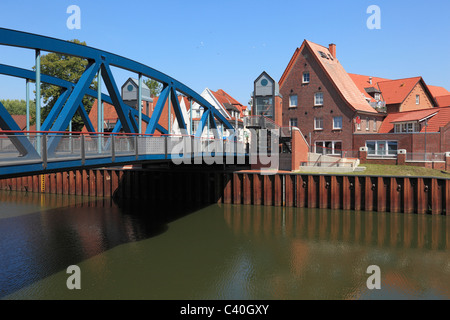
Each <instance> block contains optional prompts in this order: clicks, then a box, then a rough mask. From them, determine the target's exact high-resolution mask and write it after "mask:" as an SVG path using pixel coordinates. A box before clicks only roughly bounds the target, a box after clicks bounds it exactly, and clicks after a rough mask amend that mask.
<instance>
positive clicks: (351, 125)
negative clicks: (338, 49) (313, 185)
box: [280, 46, 383, 151]
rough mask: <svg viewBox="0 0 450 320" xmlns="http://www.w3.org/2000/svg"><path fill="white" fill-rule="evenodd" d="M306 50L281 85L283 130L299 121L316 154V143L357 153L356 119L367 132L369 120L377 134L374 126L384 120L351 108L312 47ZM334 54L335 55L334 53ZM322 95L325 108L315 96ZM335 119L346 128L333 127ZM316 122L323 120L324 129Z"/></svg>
mask: <svg viewBox="0 0 450 320" xmlns="http://www.w3.org/2000/svg"><path fill="white" fill-rule="evenodd" d="M302 48H303V50H301V52H300V53H299V54H298V55H297V56H296V58H295V60H293V61H291V63H290V65H289V66H288V69H287V70H289V71H288V72H287V71H285V74H286V76H283V81H282V83H281V84H280V94H281V95H282V96H283V103H282V118H283V126H289V124H290V122H291V119H296V122H297V126H298V128H300V130H301V131H302V133H303V135H304V136H305V139H306V140H307V141H308V143H310V144H311V147H312V151H314V150H315V149H314V146H315V143H316V142H323V141H335V142H340V143H341V145H340V146H341V149H342V150H355V147H354V146H353V139H352V136H353V132H354V131H355V130H357V129H356V125H355V119H356V117H357V116H359V117H360V119H361V124H360V126H361V127H362V129H363V130H365V126H366V119H369V120H370V130H373V123H376V126H377V127H378V126H379V125H380V123H381V121H382V118H383V116H382V115H379V114H377V113H376V112H375V111H374V112H372V113H370V112H361V111H356V110H354V109H353V108H352V107H351V106H349V103H348V102H347V101H346V100H345V99H344V98H343V96H342V94H340V92H339V90H338V89H337V88H336V86H335V84H334V83H333V80H332V79H331V78H330V75H329V74H328V73H327V72H326V71H325V70H324V69H323V67H322V66H321V64H320V63H319V62H317V59H315V57H314V54H313V53H312V52H311V50H310V48H309V47H308V46H302ZM331 49H333V46H332V47H331ZM331 52H334V51H333V50H331ZM293 59H294V58H293ZM304 73H309V83H304V82H303V74H304ZM350 81H351V80H350ZM318 92H321V93H323V104H322V105H321V106H315V94H316V93H318ZM358 94H359V93H358ZM293 95H296V96H297V106H291V105H290V104H291V102H290V100H291V96H293ZM334 117H342V128H340V129H335V128H334V127H333V121H334ZM315 118H321V119H322V123H323V128H322V129H317V128H315ZM374 120H375V122H374ZM356 150H357V149H356Z"/></svg>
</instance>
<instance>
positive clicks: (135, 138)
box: [134, 136, 139, 160]
mask: <svg viewBox="0 0 450 320" xmlns="http://www.w3.org/2000/svg"><path fill="white" fill-rule="evenodd" d="M134 149H135V151H136V160H137V159H138V158H139V150H138V136H134Z"/></svg>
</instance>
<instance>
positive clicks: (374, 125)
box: [372, 119, 377, 132]
mask: <svg viewBox="0 0 450 320" xmlns="http://www.w3.org/2000/svg"><path fill="white" fill-rule="evenodd" d="M372 126H373V128H372V131H374V132H376V131H377V120H376V119H373V122H372Z"/></svg>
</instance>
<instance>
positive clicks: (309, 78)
mask: <svg viewBox="0 0 450 320" xmlns="http://www.w3.org/2000/svg"><path fill="white" fill-rule="evenodd" d="M306 75H307V76H308V80H305V76H306ZM310 80H311V74H310V73H309V72H303V75H302V83H305V84H306V83H309V81H310Z"/></svg>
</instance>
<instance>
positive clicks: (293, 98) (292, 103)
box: [289, 94, 297, 108]
mask: <svg viewBox="0 0 450 320" xmlns="http://www.w3.org/2000/svg"><path fill="white" fill-rule="evenodd" d="M296 106H297V95H296V94H294V95H292V96H290V97H289V108H295V107H296Z"/></svg>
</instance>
